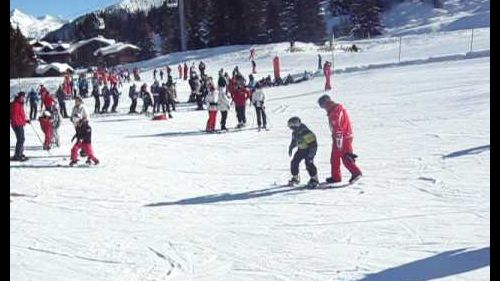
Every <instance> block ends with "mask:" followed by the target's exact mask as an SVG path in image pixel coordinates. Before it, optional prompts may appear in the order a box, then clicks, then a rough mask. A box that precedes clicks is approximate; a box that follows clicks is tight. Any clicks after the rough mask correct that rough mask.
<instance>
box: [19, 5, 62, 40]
mask: <svg viewBox="0 0 500 281" xmlns="http://www.w3.org/2000/svg"><path fill="white" fill-rule="evenodd" d="M10 22H11V23H12V26H13V27H14V28H16V27H17V26H19V29H20V30H21V32H22V33H23V35H24V36H25V37H27V38H34V39H40V38H42V37H44V36H45V35H46V34H47V33H49V32H51V31H53V30H57V29H59V28H60V27H61V26H63V25H64V24H65V23H67V22H68V21H66V20H63V19H61V18H57V17H54V16H51V15H46V16H42V17H38V18H36V17H34V16H31V15H27V14H25V13H23V12H21V11H20V10H18V9H14V10H12V11H11V12H10Z"/></svg>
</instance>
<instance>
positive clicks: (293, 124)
mask: <svg viewBox="0 0 500 281" xmlns="http://www.w3.org/2000/svg"><path fill="white" fill-rule="evenodd" d="M300 124H302V122H301V121H300V118H299V117H297V116H294V117H292V118H290V119H288V128H290V129H295V128H298V127H299V126H300Z"/></svg>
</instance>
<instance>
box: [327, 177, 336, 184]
mask: <svg viewBox="0 0 500 281" xmlns="http://www.w3.org/2000/svg"><path fill="white" fill-rule="evenodd" d="M325 181H326V182H327V183H338V182H340V181H337V180H333V178H331V177H330V178H326V180H325Z"/></svg>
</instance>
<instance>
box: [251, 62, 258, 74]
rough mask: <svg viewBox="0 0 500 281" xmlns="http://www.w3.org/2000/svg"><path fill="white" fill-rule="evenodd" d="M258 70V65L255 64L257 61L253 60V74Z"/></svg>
mask: <svg viewBox="0 0 500 281" xmlns="http://www.w3.org/2000/svg"><path fill="white" fill-rule="evenodd" d="M256 68H257V64H256V63H255V61H254V60H252V73H253V74H255V73H257V70H256Z"/></svg>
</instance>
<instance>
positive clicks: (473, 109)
mask: <svg viewBox="0 0 500 281" xmlns="http://www.w3.org/2000/svg"><path fill="white" fill-rule="evenodd" d="M489 32H490V30H489V28H484V29H480V30H477V31H476V33H475V36H477V37H475V39H474V40H475V41H474V45H473V49H472V52H469V51H470V50H469V41H468V40H469V37H470V34H469V33H468V32H467V31H456V32H438V33H435V34H421V35H413V36H410V37H407V38H405V39H404V41H403V44H404V45H403V46H404V47H403V54H404V55H403V56H402V58H401V63H400V64H398V63H397V61H398V45H397V43H396V42H395V41H394V40H393V39H391V38H381V39H377V40H363V41H359V42H356V44H360V46H361V48H362V51H361V52H360V53H346V52H343V51H341V50H336V51H335V53H334V55H335V70H336V72H335V74H334V75H333V85H334V91H333V92H332V93H330V94H331V96H332V97H333V98H334V99H336V100H337V101H339V102H341V103H342V104H344V105H345V106H346V108H347V109H348V111H349V115H350V118H351V120H352V122H353V126H354V127H353V130H354V143H353V146H354V151H355V153H356V154H358V155H359V158H358V160H357V163H358V164H359V166H360V168H361V169H362V170H363V173H364V177H363V178H362V179H361V180H360V181H359V182H358V183H356V184H355V185H353V186H350V187H347V188H344V189H331V190H300V189H294V188H289V187H283V186H281V184H283V183H285V182H286V181H287V180H288V178H289V176H290V175H289V174H290V172H289V165H290V162H289V161H290V158H289V157H288V153H287V151H288V144H289V142H290V137H291V133H290V130H289V129H288V128H287V127H286V122H287V120H288V119H289V118H290V117H292V116H300V118H301V119H302V120H303V122H304V123H306V124H307V125H308V126H309V128H311V129H312V130H313V131H314V132H315V133H316V135H317V137H318V143H319V148H318V153H317V156H316V158H315V163H316V164H317V166H318V170H319V176H320V178H321V179H324V178H325V177H327V176H329V169H330V164H329V161H330V149H331V136H330V131H329V126H328V122H327V117H326V115H325V112H324V111H322V110H321V109H320V108H319V107H318V106H317V102H316V101H317V98H318V97H319V96H320V95H322V94H323V93H324V91H323V83H324V79H323V78H322V77H321V76H319V77H316V78H314V79H313V80H310V81H307V82H303V83H300V84H293V85H289V86H283V87H273V88H266V89H265V92H266V95H267V101H266V111H267V115H268V118H269V125H270V126H269V127H270V128H271V129H270V131H263V132H257V131H256V130H254V129H253V128H255V127H256V121H255V113H254V108H253V107H248V108H247V119H248V125H249V128H247V129H245V130H242V131H239V132H229V133H226V134H206V133H204V132H202V130H203V129H204V128H205V124H206V120H207V115H208V114H207V112H206V111H195V110H194V107H195V106H194V105H192V104H187V103H185V101H186V100H187V98H188V91H189V90H188V89H189V86H188V84H187V82H186V81H184V80H182V81H179V80H177V90H178V99H179V101H180V102H181V103H180V104H179V105H178V108H177V111H175V112H173V117H174V118H173V119H170V120H167V121H151V120H150V118H146V117H145V116H131V115H128V114H126V112H127V111H128V107H129V105H130V100H129V99H128V95H127V91H128V84H125V85H124V88H123V89H122V90H123V91H124V93H123V95H122V96H121V99H120V105H119V107H118V110H119V113H118V114H116V115H106V116H101V115H97V116H95V115H93V116H92V117H91V125H92V130H93V133H92V144H93V146H94V151H95V153H96V156H97V157H98V158H99V159H100V160H101V164H100V166H97V167H91V168H84V167H82V168H78V167H74V168H69V167H67V163H68V162H69V152H70V148H71V143H70V141H69V140H70V139H71V137H72V136H73V134H74V128H73V127H72V124H71V123H70V122H69V121H68V120H67V119H64V120H63V122H62V125H61V128H60V130H59V133H60V135H61V140H62V147H60V148H55V149H53V150H52V151H51V152H50V154H49V153H47V152H46V151H43V150H42V149H41V145H40V141H39V140H38V138H37V134H41V130H40V126H39V124H38V122H32V125H33V127H31V126H30V125H27V127H25V132H26V144H25V145H26V151H25V154H26V155H27V156H28V157H31V159H30V160H29V161H28V162H24V163H18V162H11V169H10V192H11V197H10V199H11V203H10V218H11V221H10V237H11V238H10V278H11V280H22V281H24V280H37V281H49V280H50V281H59V280H61V281H62V280H69V279H70V280H78V281H86V280H124V281H139V280H141V281H142V280H217V281H218V280H252V281H254V280H266V281H268V280H333V281H354V280H360V281H361V280H363V281H375V280H384V281H386V280H447V281H451V280H468V281H476V280H490V278H489V274H490V235H489V233H490V173H489V170H490V169H489V168H490V118H489V117H490V76H489V71H490V57H489V50H490V37H489ZM347 43H351V42H347ZM250 47H252V46H249V45H247V46H228V47H220V48H212V49H205V50H197V51H190V52H185V53H175V54H171V55H168V56H163V57H159V58H156V59H154V60H149V61H145V62H141V63H137V64H134V65H130V66H138V67H140V68H141V69H142V70H143V72H142V73H141V76H142V78H143V80H144V82H146V83H148V85H149V84H150V83H151V82H152V80H153V74H152V72H153V68H155V67H164V66H166V65H167V64H169V65H170V66H171V67H172V68H173V74H174V78H175V77H177V69H176V65H177V64H178V63H183V62H184V61H186V62H187V63H188V64H189V65H190V64H191V63H192V62H196V63H198V62H199V60H203V61H204V62H205V63H206V65H207V70H208V73H209V74H211V75H216V73H217V71H218V69H220V68H221V67H223V68H224V69H225V70H226V71H228V72H230V71H231V70H232V68H233V67H234V66H235V65H239V68H240V70H241V71H242V72H243V74H245V75H248V74H249V71H250V69H251V66H250V63H249V62H248V54H249V49H250ZM254 47H256V62H257V72H258V73H257V75H256V76H257V78H260V77H263V76H267V75H268V74H271V73H272V71H273V70H272V64H271V60H272V58H273V57H274V56H275V55H276V54H278V55H279V56H280V59H281V69H282V72H283V73H284V74H287V73H298V72H302V71H304V70H308V71H314V70H315V69H316V67H317V60H316V56H317V54H318V53H317V49H316V47H314V46H312V45H310V44H301V43H297V47H300V48H302V49H303V50H304V51H303V52H297V53H288V52H286V51H285V49H286V48H287V47H288V45H287V44H286V43H282V44H268V45H259V46H254ZM321 54H322V56H323V59H324V60H325V59H330V58H331V55H332V54H331V53H328V52H321ZM61 82H62V78H60V77H49V78H28V79H20V80H11V93H12V92H16V91H17V90H19V89H25V90H27V89H28V88H29V87H32V86H33V87H36V86H37V85H39V84H40V83H43V84H45V85H46V86H48V88H49V90H50V91H54V90H55V88H56V87H57V85H58V84H59V83H61ZM141 83H142V81H141ZM85 104H86V106H87V108H88V109H89V110H91V109H93V107H94V105H93V99H91V98H89V99H86V100H85ZM72 105H73V102H68V104H67V106H68V108H71V106H72ZM140 105H141V104H140V103H139V106H140ZM26 110H28V109H26ZM219 120H220V115H219V116H218V121H219ZM235 125H236V117H235V111H234V108H233V109H231V111H230V112H229V117H228V126H229V127H232V126H235ZM218 127H219V125H218V124H217V128H218ZM471 128H474V129H473V131H471ZM10 140H11V141H10V142H11V154H12V153H13V149H14V148H13V146H14V144H15V137H14V133H13V131H12V130H11V134H10ZM58 165H63V166H60V167H59V166H58ZM300 173H301V177H302V181H307V180H308V177H307V174H306V171H305V169H304V166H303V165H301V172H300ZM343 176H344V178H343V179H344V181H346V180H347V179H348V178H349V174H348V172H347V171H346V170H343ZM19 195H21V196H19Z"/></svg>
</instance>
